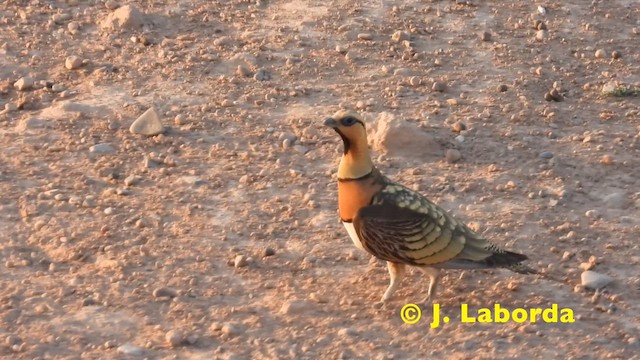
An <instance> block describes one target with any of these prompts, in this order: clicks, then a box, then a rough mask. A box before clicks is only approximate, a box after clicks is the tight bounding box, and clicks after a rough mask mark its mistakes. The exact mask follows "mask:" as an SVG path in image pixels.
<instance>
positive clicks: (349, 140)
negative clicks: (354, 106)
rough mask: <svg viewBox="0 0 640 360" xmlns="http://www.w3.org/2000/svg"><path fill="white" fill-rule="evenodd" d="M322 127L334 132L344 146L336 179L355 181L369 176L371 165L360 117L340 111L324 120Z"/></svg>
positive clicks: (362, 121) (365, 133) (364, 130)
mask: <svg viewBox="0 0 640 360" xmlns="http://www.w3.org/2000/svg"><path fill="white" fill-rule="evenodd" d="M324 125H325V126H328V127H330V128H332V129H333V130H335V131H336V132H337V133H338V135H340V138H342V142H343V145H344V152H343V155H342V159H341V161H340V167H339V169H338V178H340V179H357V178H359V177H361V176H364V175H367V174H369V173H370V172H371V171H372V170H373V164H372V162H371V156H370V155H369V145H368V144H367V130H366V129H365V125H364V120H363V119H362V117H361V116H360V115H359V114H358V113H356V112H353V111H344V110H340V111H338V112H337V113H335V114H334V115H333V116H331V117H328V118H326V119H325V120H324Z"/></svg>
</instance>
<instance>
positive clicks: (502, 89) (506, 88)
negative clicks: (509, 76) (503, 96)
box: [497, 84, 509, 92]
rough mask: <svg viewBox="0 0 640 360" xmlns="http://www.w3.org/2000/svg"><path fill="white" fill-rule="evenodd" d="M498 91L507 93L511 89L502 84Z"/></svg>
mask: <svg viewBox="0 0 640 360" xmlns="http://www.w3.org/2000/svg"><path fill="white" fill-rule="evenodd" d="M497 90H498V92H505V91H507V90H509V87H508V86H507V85H506V84H500V85H498V88H497Z"/></svg>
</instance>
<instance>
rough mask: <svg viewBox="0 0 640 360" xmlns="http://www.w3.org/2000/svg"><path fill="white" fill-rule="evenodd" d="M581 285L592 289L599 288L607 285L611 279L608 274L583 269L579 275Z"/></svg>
mask: <svg viewBox="0 0 640 360" xmlns="http://www.w3.org/2000/svg"><path fill="white" fill-rule="evenodd" d="M580 280H581V284H582V286H584V287H585V288H589V289H592V290H599V289H602V288H603V287H605V286H607V285H609V284H610V283H611V282H612V281H613V279H612V278H611V277H610V276H607V275H604V274H600V273H597V272H595V271H590V270H589V271H585V272H583V273H582V274H581V275H580Z"/></svg>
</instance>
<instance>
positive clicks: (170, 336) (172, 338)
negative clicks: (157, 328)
mask: <svg viewBox="0 0 640 360" xmlns="http://www.w3.org/2000/svg"><path fill="white" fill-rule="evenodd" d="M164 339H165V340H166V341H167V343H169V345H171V346H172V347H175V346H180V345H182V344H183V343H184V341H185V337H184V334H183V333H182V331H180V330H169V331H167V333H166V334H165V335H164Z"/></svg>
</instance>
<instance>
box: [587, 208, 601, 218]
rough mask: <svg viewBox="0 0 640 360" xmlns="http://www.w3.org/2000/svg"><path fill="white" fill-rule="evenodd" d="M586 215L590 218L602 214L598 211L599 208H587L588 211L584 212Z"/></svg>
mask: <svg viewBox="0 0 640 360" xmlns="http://www.w3.org/2000/svg"><path fill="white" fill-rule="evenodd" d="M584 215H585V216H586V217H588V218H590V219H595V218H597V217H598V216H599V215H600V214H599V213H598V210H595V209H594V210H587V212H585V213H584Z"/></svg>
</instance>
